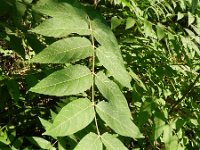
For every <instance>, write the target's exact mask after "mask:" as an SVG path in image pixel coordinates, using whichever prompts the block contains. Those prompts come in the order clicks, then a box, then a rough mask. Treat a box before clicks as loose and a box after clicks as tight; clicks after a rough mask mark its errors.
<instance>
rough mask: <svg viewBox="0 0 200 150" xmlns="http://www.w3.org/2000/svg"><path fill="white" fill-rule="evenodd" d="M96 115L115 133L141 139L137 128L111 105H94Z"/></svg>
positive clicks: (103, 103) (101, 103) (104, 103)
mask: <svg viewBox="0 0 200 150" xmlns="http://www.w3.org/2000/svg"><path fill="white" fill-rule="evenodd" d="M96 110H97V113H98V114H99V116H100V118H101V119H102V120H104V121H105V123H106V124H107V125H108V126H109V127H110V128H112V129H113V130H114V131H115V132H116V133H118V134H120V135H122V136H127V137H132V138H134V139H136V138H142V137H143V135H142V134H141V133H140V131H139V129H138V127H137V126H136V125H135V124H134V123H133V122H132V121H131V119H130V118H128V117H126V116H124V115H123V114H121V113H120V111H117V110H116V109H115V108H114V107H112V105H110V104H109V103H106V102H104V101H103V102H100V103H98V104H97V105H96Z"/></svg>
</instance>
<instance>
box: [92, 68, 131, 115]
mask: <svg viewBox="0 0 200 150" xmlns="http://www.w3.org/2000/svg"><path fill="white" fill-rule="evenodd" d="M95 84H96V86H97V87H98V89H99V91H100V92H101V94H102V95H103V96H104V97H105V98H106V99H107V100H109V101H110V103H111V104H112V105H113V106H114V107H115V108H116V109H117V110H118V111H121V113H123V114H124V115H126V116H127V117H129V118H132V116H131V112H130V110H129V107H128V104H127V101H126V98H125V97H124V95H123V94H122V92H121V91H120V89H119V87H118V85H117V84H116V83H115V82H113V81H111V80H110V79H108V78H107V77H106V75H105V74H104V73H102V72H99V73H97V75H96V82H95Z"/></svg>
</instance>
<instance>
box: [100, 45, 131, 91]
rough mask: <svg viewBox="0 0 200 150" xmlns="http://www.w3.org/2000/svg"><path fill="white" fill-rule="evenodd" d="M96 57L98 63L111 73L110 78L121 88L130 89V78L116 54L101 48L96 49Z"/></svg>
mask: <svg viewBox="0 0 200 150" xmlns="http://www.w3.org/2000/svg"><path fill="white" fill-rule="evenodd" d="M96 55H97V57H98V59H99V61H100V63H101V64H102V65H103V66H104V67H105V68H106V69H108V71H110V72H111V74H112V76H113V77H114V78H115V79H116V80H117V81H118V82H119V83H120V84H122V85H123V86H126V87H128V88H131V85H130V80H131V79H130V76H129V74H128V72H127V71H126V69H125V67H124V65H123V64H122V63H121V62H120V60H119V58H118V57H117V56H116V54H115V53H114V52H113V51H111V50H109V49H107V48H106V47H104V46H101V47H99V48H97V49H96Z"/></svg>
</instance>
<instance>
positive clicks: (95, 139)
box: [74, 132, 103, 150]
mask: <svg viewBox="0 0 200 150" xmlns="http://www.w3.org/2000/svg"><path fill="white" fill-rule="evenodd" d="M83 149H85V150H103V145H102V142H101V139H100V136H98V135H97V134H95V133H92V132H90V133H89V134H87V135H86V136H84V137H83V139H81V141H80V142H79V143H78V145H77V146H76V147H75V149H74V150H83Z"/></svg>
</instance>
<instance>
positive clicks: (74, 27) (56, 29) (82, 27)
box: [31, 16, 91, 38]
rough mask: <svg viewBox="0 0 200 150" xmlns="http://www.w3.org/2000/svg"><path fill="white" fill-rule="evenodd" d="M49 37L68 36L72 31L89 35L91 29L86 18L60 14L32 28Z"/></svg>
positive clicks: (33, 30)
mask: <svg viewBox="0 0 200 150" xmlns="http://www.w3.org/2000/svg"><path fill="white" fill-rule="evenodd" d="M31 31H32V32H34V33H38V34H41V35H44V36H48V37H56V38H58V37H66V36H67V35H69V34H71V33H77V34H79V35H89V34H90V33H91V31H90V30H89V29H88V24H87V22H86V21H85V20H83V19H81V18H79V17H68V16H60V17H58V18H51V19H48V20H46V21H44V22H42V23H41V24H40V25H39V26H37V27H36V28H34V29H32V30H31Z"/></svg>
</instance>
